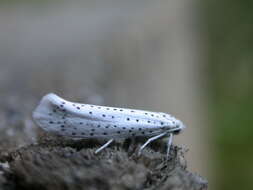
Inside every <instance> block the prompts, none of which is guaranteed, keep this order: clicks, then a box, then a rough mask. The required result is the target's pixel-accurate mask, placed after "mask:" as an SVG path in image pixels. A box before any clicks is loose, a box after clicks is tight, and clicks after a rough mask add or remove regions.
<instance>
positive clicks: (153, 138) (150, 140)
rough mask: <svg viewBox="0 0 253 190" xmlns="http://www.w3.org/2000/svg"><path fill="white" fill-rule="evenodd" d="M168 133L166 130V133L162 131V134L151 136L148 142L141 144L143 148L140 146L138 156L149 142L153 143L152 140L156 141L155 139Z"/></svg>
mask: <svg viewBox="0 0 253 190" xmlns="http://www.w3.org/2000/svg"><path fill="white" fill-rule="evenodd" d="M166 134H167V133H166V132H165V133H161V134H160V135H157V136H154V137H151V138H149V139H148V140H147V142H145V144H143V145H142V146H141V148H140V150H139V152H138V156H140V155H141V152H142V150H143V149H144V148H145V147H146V146H147V145H148V144H149V143H151V142H152V141H154V140H156V139H159V138H161V137H163V136H165V135H166Z"/></svg>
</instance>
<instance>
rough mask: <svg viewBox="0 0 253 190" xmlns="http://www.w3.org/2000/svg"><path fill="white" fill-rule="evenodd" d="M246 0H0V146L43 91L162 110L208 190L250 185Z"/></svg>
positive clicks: (28, 137)
mask: <svg viewBox="0 0 253 190" xmlns="http://www.w3.org/2000/svg"><path fill="white" fill-rule="evenodd" d="M252 19H253V12H252V2H251V1H249V0H245V1H233V0H232V1H231V0H230V1H227V0H220V1H213V0H206V1H201V2H199V1H195V0H167V1H163V0H158V1H153V0H128V1H124V0H117V1H110V0H82V1H81V0H79V1H78V0H73V1H64V0H61V1H60V0H51V1H42V0H33V1H32V0H23V1H15V0H9V1H5V0H0V95H1V99H0V151H1V152H5V151H7V150H12V149H15V148H18V147H21V146H25V145H27V144H30V143H32V142H36V139H37V135H38V130H39V129H38V127H36V126H35V125H34V123H33V122H32V120H31V112H32V110H33V109H34V108H35V106H36V105H37V103H38V101H39V100H40V99H41V97H42V96H43V95H45V94H47V93H48V92H54V93H57V94H58V95H60V96H62V97H64V98H66V99H69V100H72V101H80V102H85V103H91V104H100V105H109V106H117V107H129V108H139V109H147V110H152V111H162V112H168V113H171V114H172V115H175V116H176V117H178V118H179V119H181V120H182V121H184V123H185V124H186V125H187V126H188V128H187V129H186V130H185V131H184V132H183V133H182V134H180V135H179V136H177V137H176V138H175V142H174V143H175V144H177V145H182V146H184V147H186V148H189V152H188V153H187V160H188V167H189V169H190V170H191V171H193V172H196V173H199V174H201V175H203V176H205V177H206V178H207V179H208V180H209V188H210V189H218V190H228V189H229V190H232V189H253V184H252V183H251V181H252V179H253V164H252V163H251V161H252V160H253V146H252V145H253V141H252V139H253V126H252V124H253V117H252V111H251V110H252V107H253V100H252V97H253V85H252V84H253V83H252V82H253V63H252V60H253V53H252V50H253V35H252V33H253V31H252V30H253V25H252Z"/></svg>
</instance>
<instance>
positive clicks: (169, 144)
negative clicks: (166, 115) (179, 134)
mask: <svg viewBox="0 0 253 190" xmlns="http://www.w3.org/2000/svg"><path fill="white" fill-rule="evenodd" d="M172 140H173V134H172V133H170V136H169V139H168V143H167V156H166V157H167V160H168V158H169V154H170V147H171V145H172Z"/></svg>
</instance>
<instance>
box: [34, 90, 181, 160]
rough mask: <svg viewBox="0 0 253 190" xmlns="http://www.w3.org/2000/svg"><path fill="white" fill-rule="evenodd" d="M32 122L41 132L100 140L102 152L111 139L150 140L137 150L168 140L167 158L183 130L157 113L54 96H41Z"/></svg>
mask: <svg viewBox="0 0 253 190" xmlns="http://www.w3.org/2000/svg"><path fill="white" fill-rule="evenodd" d="M33 119H34V121H35V122H36V123H37V125H38V126H40V127H41V128H42V129H44V130H45V131H48V132H51V133H55V134H57V135H63V136H68V137H72V138H99V139H100V138H101V139H102V138H103V139H108V141H107V143H105V144H104V145H103V146H101V147H100V148H99V149H97V150H96V153H98V152H100V151H101V150H103V149H104V148H106V147H107V146H108V145H109V144H110V143H112V142H113V140H114V139H119V138H129V137H135V136H145V137H150V138H149V139H148V140H147V142H146V143H145V144H143V145H142V146H141V148H140V150H139V155H140V154H141V151H142V150H143V149H144V148H145V147H146V146H147V145H148V144H149V143H150V142H152V141H154V140H156V139H158V138H161V137H164V136H169V140H168V149H167V157H168V155H169V150H170V146H171V144H172V137H173V134H178V133H179V132H180V131H181V130H182V129H184V128H185V126H184V125H183V123H182V122H181V121H179V120H178V119H176V118H175V117H173V116H171V115H169V114H166V113H160V112H150V111H144V110H135V109H125V108H115V107H105V106H97V105H90V104H80V103H75V102H69V101H66V100H64V99H62V98H60V97H59V96H57V95H56V94H53V93H50V94H48V95H46V96H44V97H43V98H42V100H41V102H40V103H39V105H38V106H37V108H36V109H35V111H34V112H33Z"/></svg>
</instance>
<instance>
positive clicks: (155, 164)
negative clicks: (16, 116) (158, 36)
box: [0, 135, 207, 190]
mask: <svg viewBox="0 0 253 190" xmlns="http://www.w3.org/2000/svg"><path fill="white" fill-rule="evenodd" d="M137 142H138V143H137ZM139 142H143V139H134V140H131V139H127V140H125V141H124V142H122V143H120V142H116V143H114V144H112V145H111V146H110V147H108V148H107V149H105V150H104V151H102V152H101V153H100V154H98V155H96V154H94V150H95V149H96V148H97V147H98V146H99V145H100V144H101V142H98V141H95V140H70V139H64V138H62V137H55V136H51V135H43V136H42V137H40V139H39V141H38V143H36V144H31V145H28V146H25V147H22V148H19V149H17V150H15V151H11V152H8V153H4V152H1V154H0V161H1V166H0V189H4V190H12V189H37V190H40V189H43V190H44V189H46V190H56V189H71V190H75V189H88V190H89V189H92V190H96V189H99V190H107V189H113V190H114V189H115V190H121V189H122V190H129V189H133V190H135V189H136V190H137V189H148V190H152V189H160V190H167V189H171V190H186V189H187V190H204V189H207V181H206V180H205V179H204V178H202V177H200V176H199V175H197V174H193V173H191V172H189V171H187V170H186V161H185V159H184V153H185V150H184V149H183V148H179V147H177V146H173V147H172V149H171V154H170V159H169V160H168V161H167V160H166V157H165V155H166V154H165V152H159V151H161V150H165V143H162V142H154V143H152V145H150V146H148V147H147V148H146V149H144V151H143V154H142V156H140V157H138V156H137V155H136V152H137V149H138V148H139V147H140V145H141V144H140V143H139Z"/></svg>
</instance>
